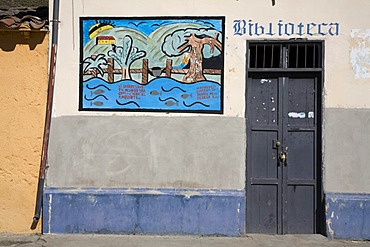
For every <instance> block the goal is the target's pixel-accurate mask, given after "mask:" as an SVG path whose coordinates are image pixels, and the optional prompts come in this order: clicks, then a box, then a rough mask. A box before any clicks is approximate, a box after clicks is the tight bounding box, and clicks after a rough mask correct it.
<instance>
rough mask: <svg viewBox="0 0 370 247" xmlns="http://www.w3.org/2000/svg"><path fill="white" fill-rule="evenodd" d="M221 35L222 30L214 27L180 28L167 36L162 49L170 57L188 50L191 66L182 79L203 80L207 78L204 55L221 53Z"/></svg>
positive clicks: (184, 80) (209, 55)
mask: <svg viewBox="0 0 370 247" xmlns="http://www.w3.org/2000/svg"><path fill="white" fill-rule="evenodd" d="M219 36H220V32H218V31H217V30H214V29H203V28H202V29H193V28H188V29H180V30H177V31H175V32H173V33H171V34H169V35H167V36H166V37H165V39H164V42H163V45H162V51H163V52H164V53H165V54H166V55H167V56H169V57H172V56H180V55H182V54H184V53H185V52H187V53H188V54H189V60H190V68H189V70H188V72H187V73H186V75H185V76H184V78H183V79H182V81H183V82H187V83H191V82H197V81H203V80H205V77H204V75H203V57H206V58H209V57H212V56H216V55H220V52H221V51H222V43H221V42H220V41H219V40H218V38H219ZM206 47H207V49H206ZM215 48H217V50H216V49H215Z"/></svg>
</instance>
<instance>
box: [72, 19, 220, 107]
mask: <svg viewBox="0 0 370 247" xmlns="http://www.w3.org/2000/svg"><path fill="white" fill-rule="evenodd" d="M224 21H225V19H224V17H204V18H202V17H196V18H194V17H189V18H187V17H181V18H173V17H172V18H164V17H151V18H111V17H109V18H101V17H94V18H93V17H81V18H80V30H81V34H80V42H81V51H80V106H79V107H80V110H81V111H84V110H93V111H95V110H96V111H99V110H102V111H109V110H111V111H161V112H199V113H203V112H204V113H222V112H223V104H222V100H223V64H224V55H223V52H224V48H223V47H224Z"/></svg>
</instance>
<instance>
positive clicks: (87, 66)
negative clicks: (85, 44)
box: [83, 54, 108, 77]
mask: <svg viewBox="0 0 370 247" xmlns="http://www.w3.org/2000/svg"><path fill="white" fill-rule="evenodd" d="M107 64H108V63H107V60H106V59H105V55H104V54H99V55H92V56H91V57H87V58H85V60H84V61H83V65H84V73H86V72H90V73H91V75H92V76H93V77H97V76H98V74H100V75H101V76H103V75H104V70H103V68H102V66H107Z"/></svg>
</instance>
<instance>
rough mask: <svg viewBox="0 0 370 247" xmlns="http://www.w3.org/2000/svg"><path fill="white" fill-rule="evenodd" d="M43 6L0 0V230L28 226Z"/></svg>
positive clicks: (36, 155)
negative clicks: (0, 108)
mask: <svg viewBox="0 0 370 247" xmlns="http://www.w3.org/2000/svg"><path fill="white" fill-rule="evenodd" d="M47 6H48V2H47V1H27V0H24V1H0V78H1V86H2V90H1V97H0V104H1V105H2V110H1V114H0V119H1V126H2V130H1V134H0V138H1V149H0V150H1V151H0V157H1V162H0V202H1V206H0V218H1V221H0V232H1V233H31V232H32V231H31V230H30V225H31V223H32V217H33V214H34V209H35V197H36V189H37V176H38V171H39V165H40V155H41V145H42V134H43V126H44V118H45V103H46V90H47V75H48V65H47V62H48V40H49V39H48V7H47ZM36 231H37V232H41V227H38V228H37V229H36Z"/></svg>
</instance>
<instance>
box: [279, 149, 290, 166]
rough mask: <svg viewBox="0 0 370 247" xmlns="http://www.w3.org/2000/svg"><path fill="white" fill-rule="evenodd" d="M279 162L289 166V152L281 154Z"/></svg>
mask: <svg viewBox="0 0 370 247" xmlns="http://www.w3.org/2000/svg"><path fill="white" fill-rule="evenodd" d="M279 160H280V162H283V163H284V165H287V164H288V152H286V151H283V152H280V154H279Z"/></svg>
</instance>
